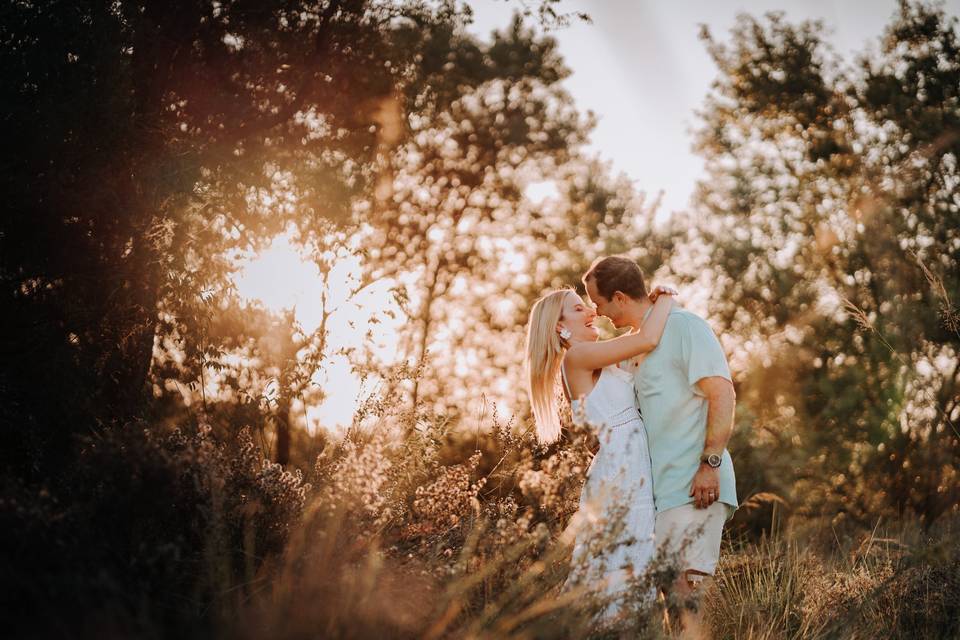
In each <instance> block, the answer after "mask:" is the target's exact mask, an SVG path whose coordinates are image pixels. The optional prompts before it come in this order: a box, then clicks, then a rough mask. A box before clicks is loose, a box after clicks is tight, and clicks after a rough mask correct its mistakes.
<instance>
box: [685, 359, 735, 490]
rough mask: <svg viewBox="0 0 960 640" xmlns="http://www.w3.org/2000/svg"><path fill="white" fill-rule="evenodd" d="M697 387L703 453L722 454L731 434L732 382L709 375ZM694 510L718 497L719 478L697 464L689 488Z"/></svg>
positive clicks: (716, 474)
mask: <svg viewBox="0 0 960 640" xmlns="http://www.w3.org/2000/svg"><path fill="white" fill-rule="evenodd" d="M697 387H699V389H700V391H702V392H703V395H704V396H706V399H707V436H706V438H705V439H704V443H703V453H704V454H706V455H709V454H711V453H715V454H717V455H722V454H723V450H724V449H726V448H727V443H728V442H729V441H730V436H731V435H732V434H733V415H734V406H735V404H736V400H737V396H736V393H735V392H734V390H733V383H731V382H730V381H729V380H727V379H726V378H724V377H722V376H709V377H706V378H701V379H700V380H698V381H697ZM690 495H691V496H693V502H694V505H696V506H697V508H706V507H709V506H710V505H711V504H713V503H714V502H716V501H717V499H719V497H720V478H719V474H718V473H717V470H716V469H714V468H713V467H711V466H710V465H708V464H706V463H703V462H701V463H700V466H699V467H698V468H697V473H696V474H694V476H693V482H692V483H691V486H690Z"/></svg>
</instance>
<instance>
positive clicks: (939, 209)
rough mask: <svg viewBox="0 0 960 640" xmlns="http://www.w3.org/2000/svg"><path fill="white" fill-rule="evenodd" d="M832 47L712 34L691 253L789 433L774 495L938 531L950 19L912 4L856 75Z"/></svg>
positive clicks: (947, 497) (953, 134)
mask: <svg viewBox="0 0 960 640" xmlns="http://www.w3.org/2000/svg"><path fill="white" fill-rule="evenodd" d="M822 31H823V25H822V24H820V23H816V22H806V23H802V24H799V25H790V24H787V23H786V22H784V20H783V17H782V15H779V14H770V15H768V16H767V17H766V19H765V20H763V21H760V20H756V19H753V18H750V17H747V16H741V17H740V18H739V20H738V22H737V26H736V27H735V28H734V30H733V33H732V38H731V43H730V44H729V45H724V44H721V43H719V42H717V41H716V40H714V39H713V38H712V36H711V35H710V34H709V33H707V32H706V31H705V32H704V39H705V40H706V42H707V46H708V49H709V51H710V53H711V56H712V57H713V59H714V61H715V63H716V64H717V66H718V68H719V76H718V79H717V80H716V82H715V83H714V89H713V92H712V93H711V96H710V97H709V98H708V100H707V102H706V104H705V107H704V109H703V110H702V112H701V116H702V118H703V121H704V122H703V126H702V128H701V130H700V133H699V143H698V148H699V150H700V152H701V153H702V154H703V155H704V156H705V158H706V160H707V170H708V174H709V177H708V178H707V179H706V180H704V181H703V182H702V183H701V184H700V187H699V191H698V207H699V210H700V212H701V213H702V214H704V215H705V216H706V222H704V223H703V224H702V225H700V226H699V228H698V229H697V231H696V233H695V234H694V235H695V237H696V240H697V242H699V243H701V244H702V246H705V247H708V251H710V252H711V256H712V260H711V262H712V269H711V271H710V274H709V276H708V277H709V278H711V279H712V281H713V286H712V287H711V288H712V292H713V297H712V301H711V303H712V305H713V306H714V308H715V309H717V310H718V315H719V317H720V318H721V319H722V322H723V324H724V326H725V328H726V329H727V330H728V331H729V332H731V333H732V334H734V335H737V336H739V338H740V344H741V346H742V351H743V352H744V353H746V354H748V355H747V356H746V357H745V360H744V361H745V362H747V363H749V364H750V366H751V367H752V369H751V370H750V371H748V379H749V380H750V382H751V384H753V385H754V386H753V387H752V391H751V392H749V393H748V394H747V395H748V396H749V397H750V403H751V405H752V406H751V410H752V411H753V412H754V414H755V415H756V416H758V420H759V422H760V423H761V424H766V425H767V426H770V425H775V424H779V425H780V427H778V428H771V429H767V431H766V435H765V436H761V437H766V438H770V437H772V438H773V439H774V441H775V442H779V443H780V444H779V446H782V447H783V453H784V458H783V461H784V464H783V469H781V471H783V472H784V473H786V474H787V475H788V477H786V478H781V479H780V480H779V481H776V480H774V482H778V483H782V484H781V485H780V486H781V487H782V488H785V487H786V485H787V484H788V483H789V471H787V470H788V469H789V468H790V466H792V465H796V466H797V467H799V469H800V482H798V483H797V484H796V486H795V488H794V490H793V493H794V496H795V498H796V500H797V502H798V503H802V504H803V505H805V506H806V507H807V508H808V509H809V510H810V511H811V512H813V513H826V514H831V513H835V512H837V511H842V512H846V513H848V514H849V515H851V516H852V517H854V518H856V519H869V518H872V517H875V516H876V513H877V511H878V509H881V508H883V505H887V506H889V507H892V508H893V509H895V510H899V511H903V510H905V509H909V510H913V511H915V512H916V513H918V514H920V515H921V516H923V517H924V518H926V519H927V521H928V522H929V521H932V520H933V519H935V518H936V517H937V516H938V515H939V514H941V513H943V512H944V511H946V510H949V509H951V508H954V507H955V505H956V504H957V501H958V498H960V495H958V494H957V493H956V486H957V485H956V476H955V471H953V469H954V468H955V466H956V462H957V456H958V454H960V433H958V432H957V429H956V424H957V420H958V418H960V388H958V386H957V382H958V375H960V367H958V351H957V347H958V338H960V334H958V333H957V331H956V328H957V327H956V322H955V318H956V309H955V308H953V307H952V306H951V305H952V301H953V300H956V299H957V293H958V287H960V278H958V276H957V274H958V273H960V269H958V268H957V267H958V263H957V261H958V258H960V253H958V248H960V236H958V230H960V224H958V222H960V219H958V215H957V211H958V205H960V201H958V199H957V192H956V189H955V188H954V186H953V185H955V184H956V180H957V164H956V158H957V154H958V151H960V145H958V143H960V136H958V135H957V132H958V131H960V102H958V99H960V97H958V92H960V89H958V87H960V63H958V60H960V55H958V39H957V38H958V36H957V29H956V20H955V19H953V18H948V17H947V16H946V15H945V14H944V13H943V11H942V9H939V8H937V7H935V6H930V5H927V4H923V3H910V2H903V3H901V5H900V8H899V11H898V13H897V15H896V17H895V18H894V20H893V21H892V23H891V24H890V26H889V27H888V29H887V31H886V33H885V34H884V37H883V39H882V40H881V42H880V49H879V51H878V52H876V53H867V54H864V55H863V56H862V57H861V58H860V59H859V60H858V61H857V64H856V65H854V66H850V67H844V66H843V65H842V64H841V62H840V61H839V60H838V59H836V58H835V57H834V56H832V55H831V54H830V52H829V50H828V49H827V47H826V45H825V44H824V42H823V40H822V39H821V37H820V34H821V33H822ZM771 369H773V370H776V371H781V372H783V373H784V375H782V376H771V375H769V373H770V370H771ZM765 371H766V373H764V372H765ZM741 397H743V395H742V396H741ZM798 444H799V446H798ZM917 468H923V469H924V472H923V473H917V472H915V471H912V469H917ZM825 469H826V470H827V472H826V473H825Z"/></svg>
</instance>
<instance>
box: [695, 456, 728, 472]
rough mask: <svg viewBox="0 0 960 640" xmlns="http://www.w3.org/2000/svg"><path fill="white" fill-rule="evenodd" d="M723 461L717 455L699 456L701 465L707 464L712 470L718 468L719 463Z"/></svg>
mask: <svg viewBox="0 0 960 640" xmlns="http://www.w3.org/2000/svg"><path fill="white" fill-rule="evenodd" d="M722 461H723V458H722V457H720V454H718V453H705V454H703V455H702V456H700V462H701V463H703V464H708V465H710V466H711V467H713V468H714V469H716V468H718V467H719V466H720V463H721V462H722Z"/></svg>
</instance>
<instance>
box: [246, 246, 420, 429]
mask: <svg viewBox="0 0 960 640" xmlns="http://www.w3.org/2000/svg"><path fill="white" fill-rule="evenodd" d="M294 237H295V231H294V230H288V231H286V232H285V233H283V234H281V235H278V236H277V237H276V238H274V240H273V242H272V243H271V244H270V246H269V247H267V248H266V249H264V250H263V251H262V252H260V253H259V254H255V255H250V256H246V257H244V258H243V259H242V260H241V261H240V263H239V267H238V269H237V272H236V276H235V278H234V285H235V287H236V290H237V294H238V295H239V296H240V297H241V298H242V299H244V300H247V301H259V302H260V303H261V304H262V305H263V306H264V307H266V308H267V309H268V310H270V311H273V312H277V313H279V312H281V311H284V310H293V312H294V317H295V319H296V321H297V323H298V324H299V325H300V328H301V329H302V331H303V333H304V334H305V335H310V334H311V333H313V332H315V331H317V330H318V329H319V328H320V326H321V323H322V322H323V318H324V315H325V314H328V317H327V320H326V325H325V327H324V329H325V331H326V332H327V345H328V346H327V351H328V354H329V355H328V357H327V358H326V359H325V362H324V366H323V368H322V369H320V370H318V371H316V372H315V374H314V376H313V382H315V383H316V384H317V385H319V387H320V388H322V389H323V390H324V391H325V394H326V400H324V401H323V402H322V403H320V404H318V405H316V406H310V405H308V406H307V407H305V410H304V412H303V414H304V415H306V416H307V417H306V421H307V425H306V427H307V429H308V430H310V431H311V432H312V431H314V430H315V429H317V428H320V427H345V426H347V425H349V424H350V423H351V420H352V417H353V414H354V411H355V409H356V406H357V402H358V400H359V396H360V394H361V393H362V392H363V388H362V385H361V381H360V378H359V377H358V376H357V375H356V374H355V373H354V372H353V370H352V368H351V363H350V359H349V358H348V357H347V356H346V355H343V352H344V351H348V350H351V349H358V348H360V347H364V346H365V347H367V348H369V349H370V352H371V354H372V355H373V356H374V358H376V359H377V360H379V361H380V362H383V363H384V364H388V365H389V364H392V363H394V362H395V361H396V359H397V357H398V350H397V342H398V339H399V331H400V328H401V327H402V325H403V322H404V318H403V314H402V310H401V309H400V307H399V305H398V304H397V302H396V300H395V297H394V294H393V289H394V287H395V284H396V283H395V282H394V281H393V280H381V281H377V282H374V283H372V284H369V285H367V286H365V287H362V288H361V286H360V285H361V273H362V269H363V265H362V263H361V261H360V258H359V257H357V256H356V255H354V254H352V253H349V252H344V253H342V254H337V255H334V254H329V255H324V256H323V257H324V258H325V259H330V262H331V266H330V268H329V271H328V272H327V273H326V274H323V273H321V270H320V268H319V267H318V266H317V264H316V262H314V261H313V260H311V259H310V257H309V256H308V255H306V252H305V250H304V248H303V247H302V246H301V245H300V244H298V243H297V242H295V241H294V240H293V238H294Z"/></svg>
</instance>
